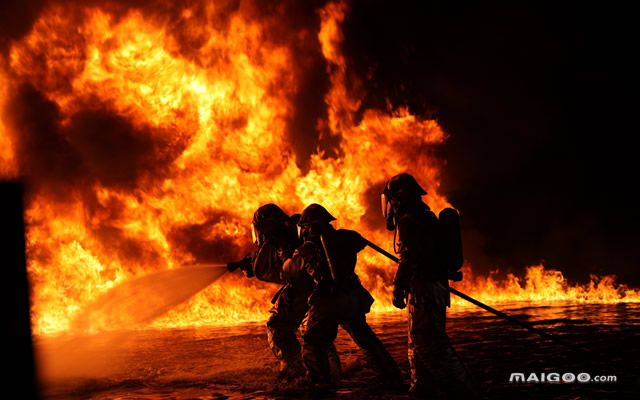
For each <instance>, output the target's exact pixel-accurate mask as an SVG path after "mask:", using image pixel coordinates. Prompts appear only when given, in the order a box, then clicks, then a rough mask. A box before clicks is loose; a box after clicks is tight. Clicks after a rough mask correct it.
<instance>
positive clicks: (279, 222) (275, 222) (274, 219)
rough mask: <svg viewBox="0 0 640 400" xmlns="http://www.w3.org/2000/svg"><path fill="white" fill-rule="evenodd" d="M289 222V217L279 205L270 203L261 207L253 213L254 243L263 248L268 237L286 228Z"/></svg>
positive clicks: (252, 233) (252, 230) (252, 232)
mask: <svg viewBox="0 0 640 400" xmlns="http://www.w3.org/2000/svg"><path fill="white" fill-rule="evenodd" d="M288 220H289V216H288V215H287V214H286V213H285V212H284V211H282V209H281V208H280V207H278V206H277V205H275V204H271V203H269V204H265V205H263V206H260V207H259V208H258V209H257V210H256V212H255V213H253V222H252V223H251V235H252V237H253V242H254V243H255V244H256V245H257V246H261V245H262V243H264V241H265V240H266V238H267V236H269V235H270V234H271V233H274V232H276V231H278V230H281V229H282V228H283V227H285V226H286V224H287V221H288Z"/></svg>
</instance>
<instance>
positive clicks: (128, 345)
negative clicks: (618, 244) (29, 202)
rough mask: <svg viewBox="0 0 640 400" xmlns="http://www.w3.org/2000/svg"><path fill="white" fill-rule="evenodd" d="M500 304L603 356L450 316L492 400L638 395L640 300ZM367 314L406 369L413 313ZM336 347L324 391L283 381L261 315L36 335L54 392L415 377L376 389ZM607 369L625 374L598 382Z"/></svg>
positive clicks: (346, 343)
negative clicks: (225, 323) (516, 378)
mask: <svg viewBox="0 0 640 400" xmlns="http://www.w3.org/2000/svg"><path fill="white" fill-rule="evenodd" d="M496 308H499V309H501V310H503V311H506V312H508V314H509V315H511V316H514V317H516V318H518V319H520V320H522V321H525V322H529V323H531V324H533V325H534V326H535V327H536V328H539V329H544V330H546V331H548V332H549V333H552V334H555V335H558V336H559V337H560V338H562V339H563V340H564V341H566V342H570V343H572V344H574V345H577V346H581V347H583V348H585V349H588V350H590V351H592V352H596V353H598V354H601V355H602V357H598V356H595V355H593V354H586V355H585V354H581V353H576V352H574V351H569V350H566V349H565V348H563V347H562V346H559V345H557V344H555V343H552V342H548V341H545V340H543V339H541V338H540V337H539V336H537V335H534V334H533V333H530V332H529V331H526V330H524V329H522V328H519V327H518V326H516V325H514V324H512V323H511V322H508V321H504V320H502V319H500V318H498V317H496V316H494V315H493V314H489V313H487V312H485V311H482V310H480V309H469V310H467V311H458V312H454V313H450V314H449V319H448V325H447V331H448V333H449V336H450V338H451V341H452V342H453V345H454V347H455V348H456V349H457V350H458V352H459V354H460V356H461V357H462V358H463V359H464V361H465V362H466V364H467V366H468V367H469V369H470V370H471V372H472V374H473V375H474V377H475V379H476V381H477V382H478V386H479V388H480V390H481V392H482V398H483V399H518V398H520V399H631V398H640V397H639V395H640V391H639V390H638V389H639V385H638V376H639V373H640V304H618V305H567V304H564V305H554V306H545V307H530V306H527V305H525V304H522V303H521V304H509V305H502V306H499V307H496ZM368 319H369V322H370V324H371V326H372V328H373V329H374V330H375V331H376V332H377V333H378V335H379V337H380V338H381V340H382V341H383V342H384V343H385V345H386V346H387V348H388V349H389V351H390V352H391V354H392V355H393V356H394V358H395V359H396V360H397V362H398V363H399V365H400V367H401V368H402V369H403V371H404V372H405V374H406V375H408V362H407V357H406V354H407V336H406V314H405V313H404V312H401V311H398V312H394V313H385V314H373V315H370V316H369V318H368ZM336 346H337V348H338V350H339V352H340V357H341V360H342V363H343V373H342V375H341V377H340V379H339V380H338V382H337V384H336V385H335V386H334V387H331V388H326V389H323V390H319V389H317V388H312V387H310V386H309V385H308V384H307V383H306V382H305V381H304V380H299V381H293V382H287V383H279V382H277V381H276V375H277V363H276V361H275V359H274V357H273V355H272V354H271V352H270V350H269V348H268V345H267V340H266V333H265V328H264V324H263V323H250V324H243V325H237V326H230V327H208V328H194V329H173V330H146V331H120V332H112V333H109V334H101V335H97V336H86V337H56V338H52V337H38V338H36V339H35V349H36V352H37V354H39V358H38V359H39V360H40V361H39V365H40V367H41V369H42V370H43V371H42V376H41V378H40V382H41V388H40V389H41V392H42V395H43V398H44V399H95V400H98V399H123V400H124V399H128V400H129V399H203V400H204V399H304V398H308V399H315V398H345V399H396V398H397V399H403V398H407V395H406V389H407V388H408V385H405V386H400V387H393V388H390V387H384V386H380V385H378V383H377V382H376V379H375V377H374V375H373V373H372V372H371V371H370V370H369V369H368V368H367V367H366V365H365V363H364V362H363V360H362V359H361V356H360V352H359V351H358V349H357V347H356V346H355V345H354V344H353V342H352V341H351V339H350V338H349V336H348V335H347V334H346V333H345V332H344V331H342V330H340V332H339V335H338V339H337V342H336ZM45 369H46V370H47V371H45ZM518 372H520V373H524V374H525V377H526V378H530V376H531V374H532V373H534V374H535V376H536V377H537V378H538V379H539V380H542V374H543V373H544V374H545V376H549V374H551V373H558V374H559V375H560V377H561V378H560V382H557V383H549V382H537V383H536V382H533V381H530V382H528V383H520V382H519V383H515V382H509V379H510V376H511V374H512V373H518ZM565 373H572V374H574V375H575V376H578V375H579V374H581V373H587V374H589V376H590V379H589V381H588V382H584V383H581V382H578V381H577V380H576V381H574V382H573V383H566V382H563V380H562V376H563V374H565ZM406 375H405V377H407V376H406ZM552 376H553V375H552ZM600 376H607V377H609V376H615V377H616V380H617V382H595V381H593V380H592V379H597V377H600ZM569 377H570V376H569ZM582 377H584V375H582Z"/></svg>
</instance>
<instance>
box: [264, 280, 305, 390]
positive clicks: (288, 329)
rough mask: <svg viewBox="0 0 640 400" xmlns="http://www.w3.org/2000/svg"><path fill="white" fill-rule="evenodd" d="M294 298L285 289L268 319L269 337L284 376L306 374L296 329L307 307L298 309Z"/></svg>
mask: <svg viewBox="0 0 640 400" xmlns="http://www.w3.org/2000/svg"><path fill="white" fill-rule="evenodd" d="M294 300H295V299H294V298H293V296H291V294H290V293H289V292H287V290H285V291H283V292H282V293H281V295H280V297H278V300H277V301H276V304H275V305H274V306H273V308H271V310H270V312H271V316H270V317H269V320H268V321H267V339H268V341H269V346H270V347H271V350H272V351H273V354H274V355H275V356H276V358H277V359H278V360H279V361H280V375H281V377H282V378H285V377H290V376H296V375H301V374H304V367H303V365H302V358H301V350H300V343H299V342H298V338H297V337H296V331H297V329H298V327H299V326H300V322H301V321H302V318H303V317H304V313H305V312H306V307H305V308H304V309H303V310H302V312H301V311H300V310H298V309H296V307H295V306H296V304H295V301H294ZM305 305H306V303H305ZM300 314H301V315H300Z"/></svg>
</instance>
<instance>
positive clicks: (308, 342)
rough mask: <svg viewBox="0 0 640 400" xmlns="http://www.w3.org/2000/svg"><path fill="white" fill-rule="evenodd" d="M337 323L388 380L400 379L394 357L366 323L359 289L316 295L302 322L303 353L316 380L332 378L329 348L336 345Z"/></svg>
mask: <svg viewBox="0 0 640 400" xmlns="http://www.w3.org/2000/svg"><path fill="white" fill-rule="evenodd" d="M338 326H342V328H343V329H344V330H345V331H346V332H347V333H349V335H350V336H351V337H352V338H353V340H354V342H356V344H357V345H358V346H359V347H360V348H361V349H362V351H363V352H364V354H365V357H366V359H367V362H368V365H369V366H370V367H371V369H373V370H374V371H375V372H376V373H377V374H378V375H379V376H380V377H381V378H383V379H385V380H399V379H401V376H402V374H401V372H400V369H399V368H398V365H397V364H396V362H395V361H394V359H393V357H391V355H390V354H389V352H387V350H386V349H385V348H384V345H383V344H382V342H381V341H380V339H378V337H377V336H376V334H375V333H374V332H373V331H372V330H371V328H370V327H369V324H367V320H366V316H365V313H364V312H363V311H362V307H361V305H360V301H359V297H358V295H357V293H356V292H338V293H334V294H332V295H330V296H329V297H327V298H321V299H317V300H316V301H315V302H314V303H313V304H312V305H311V307H310V308H309V311H308V313H307V316H306V317H305V320H304V322H303V323H302V339H303V345H302V357H303V361H304V365H305V368H306V369H307V374H308V375H309V377H310V378H311V380H312V381H313V382H316V383H326V382H330V380H331V375H330V369H329V359H328V351H329V349H330V348H332V347H334V344H333V342H334V340H335V338H336V335H337V334H338Z"/></svg>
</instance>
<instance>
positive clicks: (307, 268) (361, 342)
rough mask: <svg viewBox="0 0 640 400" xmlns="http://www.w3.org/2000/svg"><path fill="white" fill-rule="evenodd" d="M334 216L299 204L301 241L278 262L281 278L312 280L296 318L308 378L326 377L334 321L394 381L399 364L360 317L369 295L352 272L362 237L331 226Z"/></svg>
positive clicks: (383, 375) (375, 367)
mask: <svg viewBox="0 0 640 400" xmlns="http://www.w3.org/2000/svg"><path fill="white" fill-rule="evenodd" d="M334 220H335V218H334V217H333V216H331V214H329V212H327V210H326V209H325V208H324V207H322V206H320V205H318V204H311V205H310V206H308V207H307V208H305V210H304V211H303V212H302V216H301V217H300V221H299V222H298V230H299V235H300V238H301V241H302V242H303V245H302V246H301V247H299V248H298V249H297V250H296V251H295V253H294V255H293V257H292V258H291V259H290V260H288V261H287V262H286V263H285V265H284V267H283V274H284V276H285V278H286V279H300V277H302V276H305V275H306V276H311V277H313V280H314V281H315V289H314V291H313V293H312V295H311V296H310V297H309V306H310V308H309V311H308V313H307V316H306V317H305V320H304V321H303V323H302V332H303V333H302V338H303V345H302V357H303V361H304V365H305V367H306V368H307V375H308V376H309V378H310V379H311V380H312V381H313V382H314V383H328V382H330V380H331V375H330V373H329V372H330V371H329V360H328V357H327V350H328V349H329V348H330V347H331V346H333V342H334V340H335V338H336V335H337V333H338V325H340V326H342V327H343V329H344V330H345V331H347V332H348V333H349V335H351V337H352V338H353V340H354V341H355V342H356V344H357V345H358V346H359V347H360V348H361V349H362V350H363V351H364V353H365V356H366V358H367V361H368V363H369V366H370V367H371V368H372V369H373V370H374V371H375V372H376V373H377V374H378V376H379V377H380V378H381V379H383V380H385V381H390V382H398V381H399V380H400V379H401V372H400V369H399V368H398V366H397V364H396V362H395V361H394V360H393V358H392V357H391V355H390V354H389V353H388V352H387V350H386V349H385V348H384V346H383V344H382V342H381V341H380V339H378V337H377V336H376V334H375V333H374V332H373V331H372V330H371V328H370V327H369V325H368V324H367V321H366V316H365V314H366V313H368V312H369V309H370V307H371V304H372V303H373V297H371V295H370V294H369V292H367V290H366V289H365V288H363V287H362V285H361V284H360V280H359V279H358V276H357V275H356V274H355V267H356V261H357V254H358V252H360V251H361V250H362V249H363V248H364V247H365V245H366V242H365V240H364V239H363V238H362V236H360V234H359V233H357V232H355V231H349V230H344V229H340V230H336V229H334V227H333V226H332V225H331V224H330V222H331V221H334Z"/></svg>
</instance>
